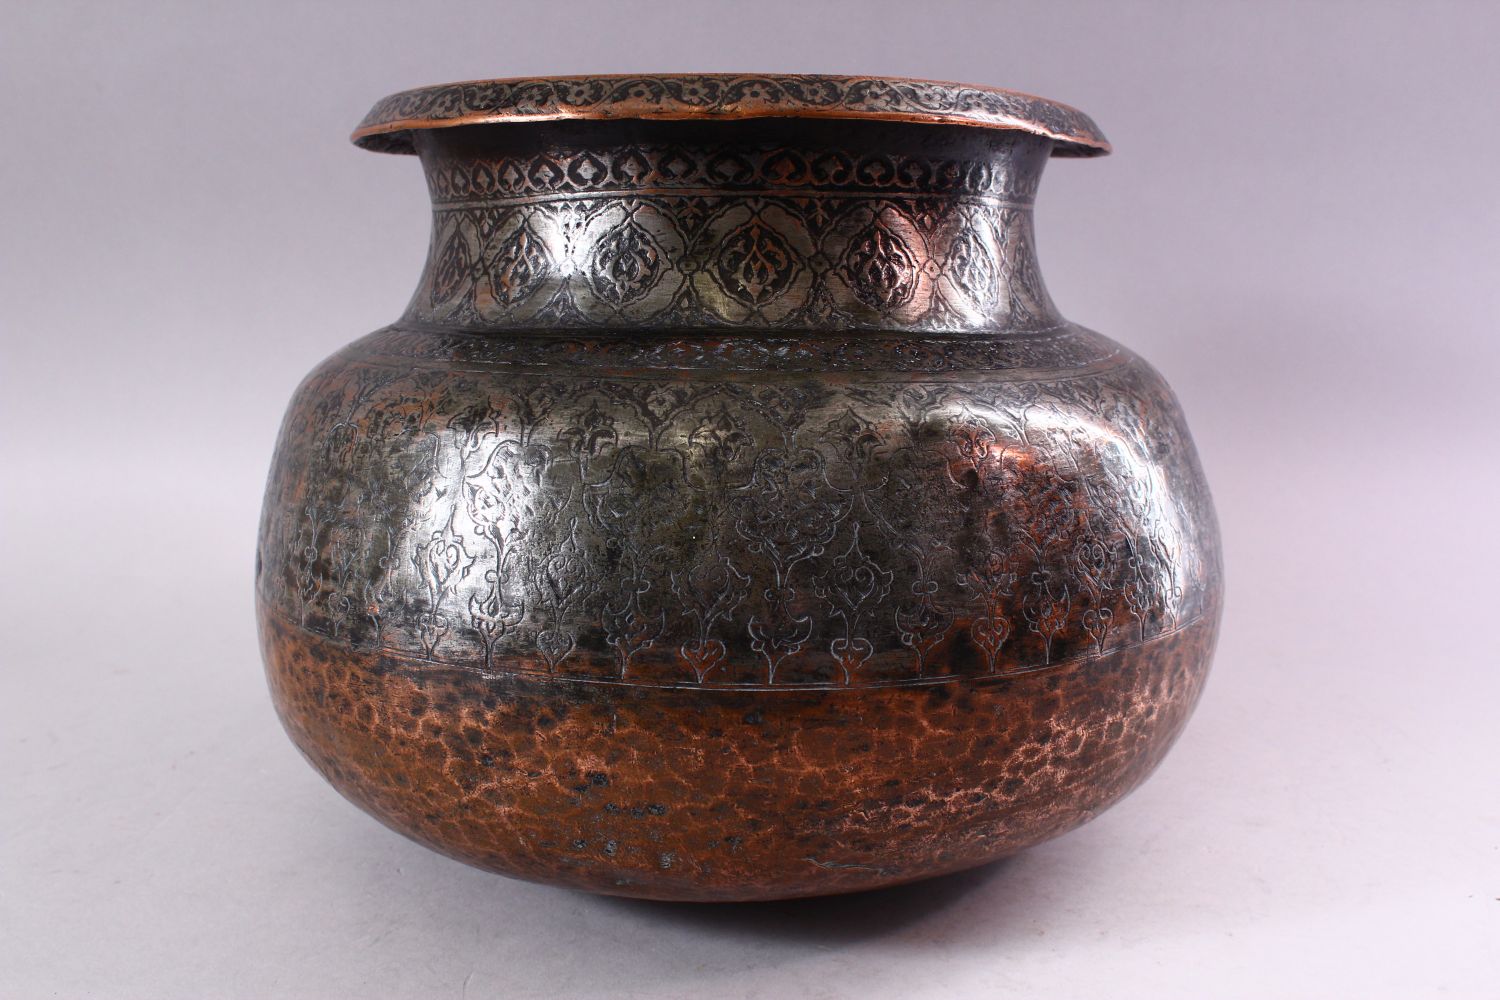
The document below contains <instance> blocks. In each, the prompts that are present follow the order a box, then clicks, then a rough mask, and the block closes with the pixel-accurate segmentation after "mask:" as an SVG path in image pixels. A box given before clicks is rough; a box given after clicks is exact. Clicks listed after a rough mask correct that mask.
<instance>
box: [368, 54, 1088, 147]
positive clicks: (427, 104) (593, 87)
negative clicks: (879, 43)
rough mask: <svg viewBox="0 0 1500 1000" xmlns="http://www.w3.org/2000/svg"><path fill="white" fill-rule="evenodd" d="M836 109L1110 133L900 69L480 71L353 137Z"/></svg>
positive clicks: (1082, 142) (1039, 105) (402, 141)
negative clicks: (488, 76)
mask: <svg viewBox="0 0 1500 1000" xmlns="http://www.w3.org/2000/svg"><path fill="white" fill-rule="evenodd" d="M750 118H835V119H866V120H875V121H899V122H919V123H927V124H946V125H965V126H972V127H977V128H991V129H1011V130H1015V131H1021V132H1029V133H1031V134H1033V135H1039V136H1043V137H1045V138H1048V139H1051V140H1053V141H1054V142H1055V143H1056V145H1055V146H1054V148H1053V155H1056V156H1100V155H1103V154H1105V153H1108V152H1109V149H1110V147H1109V142H1108V140H1106V139H1105V138H1104V134H1103V133H1102V132H1100V131H1099V127H1098V126H1097V125H1095V124H1094V122H1093V120H1092V119H1090V118H1089V116H1088V115H1086V114H1084V113H1083V112H1081V111H1079V110H1078V109H1076V108H1072V107H1069V106H1068V105H1066V104H1061V103H1059V102H1057V101H1050V100H1047V99H1046V98H1042V97H1033V96H1032V95H1030V94H1022V93H1018V92H1016V91H1012V90H1001V89H999V88H996V87H982V86H975V85H972V84H964V83H946V82H941V81H935V80H911V79H904V78H900V77H873V76H824V75H813V74H778V75H753V74H739V73H689V74H683V73H671V74H658V75H651V76H640V75H620V76H555V77H536V78H517V79H505V80H477V81H471V82H467V83H450V84H442V85H438V86H433V87H419V88H417V89H415V90H406V91H402V92H400V93H398V94H392V95H391V96H390V97H387V98H384V99H383V100H381V101H380V102H378V103H377V104H376V105H375V106H374V107H373V108H371V109H370V113H369V114H367V115H366V116H365V118H364V121H362V122H360V124H359V127H358V128H356V129H355V130H354V134H353V135H352V136H351V139H352V140H353V141H354V143H355V145H357V146H360V147H361V148H363V149H371V150H375V151H377V152H383V153H413V152H415V151H416V150H415V148H414V146H413V143H412V135H411V134H412V132H414V131H419V130H423V129H436V128H453V127H456V126H462V125H493V124H501V123H507V122H528V121H529V122H543V121H560V120H565V119H585V120H589V119H591V120H612V119H653V120H699V121H734V120H739V119H750Z"/></svg>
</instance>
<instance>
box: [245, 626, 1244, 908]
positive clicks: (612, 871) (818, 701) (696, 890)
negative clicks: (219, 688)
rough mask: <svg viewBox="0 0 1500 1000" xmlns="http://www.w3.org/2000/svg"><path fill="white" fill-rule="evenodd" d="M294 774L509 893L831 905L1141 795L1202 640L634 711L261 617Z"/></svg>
mask: <svg viewBox="0 0 1500 1000" xmlns="http://www.w3.org/2000/svg"><path fill="white" fill-rule="evenodd" d="M261 628H262V640H263V644H264V648H265V654H266V662H267V664H268V672H269V677H270V681H271V687H272V691H273V693H274V696H275V700H276V704H277V706H278V709H279V711H280V712H281V716H282V719H283V722H284V723H285V725H286V728H287V731H288V732H289V733H290V734H291V736H292V738H293V740H294V741H295V742H296V744H297V746H298V747H299V748H300V749H301V750H302V752H303V753H304V754H305V755H306V756H307V757H308V758H309V759H310V760H311V761H312V762H313V764H314V765H315V766H316V767H317V768H318V770H319V771H321V772H322V773H323V774H324V775H325V776H326V777H327V778H328V779H329V780H330V781H331V782H332V783H333V784H334V785H335V786H336V787H337V788H338V789H339V790H340V791H341V792H342V793H343V794H344V795H346V796H348V797H349V798H350V799H351V800H353V801H354V802H355V803H357V804H358V805H360V806H361V807H362V808H364V809H365V810H367V811H368V812H370V813H371V814H373V815H374V816H376V817H377V818H379V819H380V820H381V821H382V822H384V823H386V824H387V825H389V826H391V827H392V828H394V829H396V830H398V831H400V832H401V833H404V834H406V835H407V836H409V837H412V838H413V839H415V840H417V841H419V842H421V843H424V844H426V845H428V846H430V847H433V848H435V849H437V850H439V851H442V852H443V853H446V854H449V855H451V856H453V857H456V858H459V859H461V860H463V861H467V862H469V863H471V864H475V865H478V866H480V867H483V868H488V869H490V870H493V871H497V872H500V873H503V874H506V875H512V876H516V877H520V878H528V879H533V880H537V881H546V882H553V883H559V884H563V885H568V886H574V887H577V888H582V889H589V890H592V891H596V892H604V893H616V894H622V895H632V896H641V897H647V898H656V899H683V900H688V899H694V900H748V899H768V898H782V897H788V896H796V895H811V894H823V893H830V892H848V891H855V890H860V889H867V888H873V887H876V886H881V885H887V884H892V883H895V882H901V881H906V880H910V879H914V878H920V877H924V876H928V875H935V874H940V873H943V872H947V871H953V870H957V869H961V868H966V867H969V866H972V865H977V864H982V863H983V862H986V861H989V860H992V859H994V858H998V857H1001V856H1004V855H1006V854H1009V853H1012V852H1014V851H1017V850H1020V849H1022V848H1024V847H1027V846H1029V845H1031V844H1034V843H1037V842H1038V841H1041V840H1045V839H1047V838H1049V837H1052V836H1055V835H1056V834H1059V833H1062V832H1064V831H1066V830H1068V829H1070V828H1072V827H1073V826H1076V825H1078V824H1079V823H1081V822H1083V821H1085V820H1087V819H1089V818H1090V817H1091V816H1093V815H1094V814H1095V813H1097V812H1099V811H1100V810H1102V809H1104V808H1105V807H1107V806H1108V805H1109V804H1110V803H1112V802H1113V801H1115V800H1116V799H1118V798H1119V797H1120V796H1122V795H1124V794H1125V793H1126V792H1128V791H1130V790H1131V789H1132V788H1134V787H1135V786H1136V785H1137V784H1139V783H1140V782H1141V781H1142V780H1143V779H1144V778H1145V777H1146V776H1147V775H1148V774H1149V773H1150V772H1151V771H1152V770H1153V769H1154V768H1155V767H1156V765H1157V764H1158V763H1159V762H1160V760H1161V758H1162V756H1163V754H1165V752H1166V750H1167V749H1168V747H1169V746H1170V745H1171V743H1172V741H1173V740H1174V739H1175V738H1176V736H1177V734H1178V732H1179V731H1180V729H1181V727H1182V725H1183V723H1184V722H1185V721H1186V718H1187V715H1188V713H1189V712H1190V711H1191V708H1192V705H1193V703H1194V702H1195V701H1196V699H1197V696H1198V693H1199V690H1200V687H1201V683H1202V680H1203V675H1204V672H1205V667H1204V664H1205V662H1206V659H1207V652H1208V650H1207V648H1206V647H1207V646H1208V644H1210V643H1211V642H1212V637H1213V632H1214V623H1213V622H1211V621H1200V622H1197V623H1194V624H1191V625H1188V626H1186V627H1184V628H1182V629H1179V630H1177V631H1175V632H1172V633H1170V634H1167V635H1164V636H1159V637H1157V638H1155V639H1152V640H1149V641H1148V642H1146V643H1144V644H1141V645H1138V646H1135V647H1133V648H1131V649H1128V650H1122V651H1118V652H1115V653H1112V654H1110V655H1107V656H1104V657H1100V658H1097V659H1091V660H1085V661H1078V662H1073V663H1069V664H1065V665H1060V666H1058V667H1055V668H1053V669H1050V670H1043V671H1037V672H1033V673H1028V674H1023V675H1019V676H1015V677H1007V678H999V679H995V680H978V679H962V680H955V681H953V682H951V683H948V684H944V685H940V686H934V687H927V688H921V687H890V688H880V689H875V690H860V689H826V690H816V691H799V690H787V691H779V692H775V693H774V694H772V695H769V696H768V695H767V693H766V692H763V691H761V692H745V691H734V690H719V691H709V692H705V691H701V690H685V689H678V688H668V689H651V688H639V687H632V686H628V685H619V684H588V683H579V682H577V681H571V680H565V679H548V678H538V677H532V676H521V675H506V676H501V677H492V678H486V677H482V676H478V675H475V674H473V673H470V672H466V671H460V670H436V671H435V670H433V669H432V668H431V666H430V665H429V664H426V663H421V662H417V663H403V662H401V661H399V660H396V659H393V658H390V657H381V656H376V655H368V654H352V653H351V652H350V651H349V650H348V649H346V648H343V647H341V646H338V645H336V644H334V643H332V642H330V641H329V640H328V639H326V638H323V637H320V636H317V635H314V634H311V633H308V632H306V631H304V630H302V629H300V628H298V627H297V626H295V625H292V624H290V623H287V622H285V621H283V620H282V619H280V618H279V617H277V616H275V615H273V614H266V613H264V612H263V613H262V618H261Z"/></svg>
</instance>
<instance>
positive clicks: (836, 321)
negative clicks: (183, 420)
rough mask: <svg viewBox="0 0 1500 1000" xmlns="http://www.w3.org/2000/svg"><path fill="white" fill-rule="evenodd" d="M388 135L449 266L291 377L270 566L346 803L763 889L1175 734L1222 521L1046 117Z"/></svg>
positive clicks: (900, 858) (1092, 800)
mask: <svg viewBox="0 0 1500 1000" xmlns="http://www.w3.org/2000/svg"><path fill="white" fill-rule="evenodd" d="M819 79H821V78H819ZM406 134H407V136H408V141H410V142H411V143H412V144H413V145H414V147H415V148H416V149H417V151H419V152H420V154H421V156H422V160H423V166H424V169H425V171H426V173H427V178H428V182H429V186H430V188H431V190H432V194H433V200H434V212H435V215H434V226H433V241H432V248H431V252H430V255H429V260H428V266H427V269H426V272H425V273H424V275H423V277H422V279H421V281H420V282H419V286H418V290H417V293H416V295H415V296H414V298H413V300H412V303H411V305H410V307H409V308H408V310H407V313H406V315H405V316H404V317H403V318H402V319H401V320H400V321H399V322H397V323H396V324H394V325H392V326H390V327H388V328H386V329H384V330H382V331H379V332H377V333H375V334H372V335H370V336H369V337H366V338H364V339H363V340H361V341H359V342H357V343H355V344H353V345H351V346H350V347H349V348H347V349H345V350H344V351H342V352H340V353H339V354H337V355H335V356H334V357H332V358H330V359H329V360H328V361H327V362H325V363H324V364H323V365H321V366H319V368H318V369H317V370H316V371H315V372H314V373H313V374H312V375H310V376H309V377H308V379H307V380H306V381H305V382H304V383H303V385H302V386H301V387H300V388H299V390H298V392H297V395H296V397H295V398H294V400H293V402H292V405H291V407H290V409H289V411H288V415H287V419H286V422H285V424H284V426H283V428H282V434H281V439H280V442H279V445H278V451H277V457H276V461H275V464H274V466H273V469H272V474H271V479H270V483H269V486H268V490H267V498H266V505H265V513H264V519H263V523H262V530H261V543H260V552H259V560H258V573H257V579H258V593H259V606H260V618H261V628H262V637H263V644H264V649H265V654H266V662H267V667H268V672H269V675H270V679H271V685H272V690H273V692H274V695H275V698H276V703H277V706H278V708H279V710H280V712H281V713H282V717H283V719H284V721H285V722H286V725H287V728H288V731H289V732H290V733H291V734H292V736H293V739H294V740H295V741H296V743H297V744H298V746H299V747H300V748H301V749H302V750H303V752H304V753H305V754H307V756H308V757H309V758H310V759H311V760H312V761H313V763H314V764H315V765H316V766H317V767H318V768H319V769H320V770H321V771H322V772H323V773H324V774H325V775H327V776H328V777H329V779H330V780H331V781H332V782H333V783H334V784H335V785H336V786H337V787H338V788H339V789H340V790H341V791H343V792H344V794H346V795H348V796H349V797H350V798H351V799H352V800H354V801H355V802H357V803H359V804H360V805H362V806H363V807H364V808H366V809H367V810H369V811H370V812H372V813H373V814H374V815H376V816H377V817H379V818H380V819H382V820H383V821H384V822H386V823H388V824H389V825H391V826H393V827H394V828H396V829H398V830H401V831H402V832H404V833H407V834H408V835H410V836H412V837H414V838H416V839H418V840H420V841H422V842H423V843H426V844H429V845H430V846H433V847H435V848H437V849H439V850H442V851H445V852H447V853H449V854H452V855H454V856H456V857H460V858H462V859H464V860H466V861H470V862H472V863H475V864H479V865H481V866H484V867H487V868H491V869H493V870H496V871H501V872H505V873H508V874H513V875H519V876H523V877H528V878H535V879H539V880H543V881H552V882H557V883H561V884H567V885H574V886H579V887H583V888H588V889H593V890H596V891H602V892H616V893H622V894H627V895H637V896H646V897H653V898H668V899H760V898H777V897H784V896H796V895H812V894H818V893H825V892H841V891H849V890H854V889H860V888H868V887H871V886H876V885H882V884H887V883H891V882H896V881H902V880H906V879H911V878H917V877H921V876H924V875H930V874H937V873H939V872H943V871H950V870H954V869H957V868H962V867H965V866H969V865H973V864H978V863H981V862H983V861H985V860H988V859H990V858H994V857H998V856H1000V855H1003V854H1006V853H1009V852H1011V851H1014V850H1017V849H1019V848H1022V847H1025V846H1026V845H1028V844H1032V843H1035V842H1037V841H1039V840H1042V839H1045V838H1046V837H1049V836H1052V835H1055V834H1056V833H1059V832H1062V831H1063V830H1066V829H1068V828H1070V827H1072V826H1074V825H1076V824H1077V823H1079V822H1082V821H1083V820H1085V819H1087V818H1089V817H1090V816H1092V815H1093V814H1094V813H1096V812H1097V811H1098V810H1100V809H1102V808H1104V807H1105V806H1107V805H1108V804H1109V803H1110V802H1112V801H1114V800H1115V799H1117V798H1118V797H1119V796H1120V795H1122V794H1124V793H1125V792H1127V791H1128V790H1129V789H1130V788H1132V787H1134V786H1135V785H1136V784H1137V783H1138V782H1139V781H1140V780H1142V779H1143V778H1144V777H1145V776H1146V775H1147V774H1148V773H1149V772H1150V770H1151V769H1152V768H1153V767H1154V766H1155V765H1156V763H1157V762H1158V761H1159V760H1160V759H1161V756H1162V754H1163V753H1164V752H1165V750H1166V749H1167V747H1168V746H1169V745H1170V744H1171V742H1172V740H1173V739H1174V738H1175V736H1176V735H1177V733H1178V732H1179V730H1180V728H1181V726H1182V725H1183V723H1184V722H1185V720H1186V717H1187V714H1188V712H1189V711H1190V709H1191V707H1192V704H1193V703H1194V701H1195V699H1196V697H1197V694H1198V692H1199V690H1200V688H1201V684H1202V680H1203V676H1204V673H1205V672H1206V670H1207V665H1208V660H1209V656H1210V653H1211V650H1212V644H1213V638H1214V635H1215V632H1216V629H1217V621H1218V613H1219V598H1218V593H1219V590H1218V588H1219V584H1218V574H1219V569H1218V559H1219V556H1218V543H1217V536H1216V529H1215V526H1214V518H1213V512H1212V508H1211V506H1210V503H1209V500H1208V494H1207V490H1206V488H1205V486H1204V483H1203V479H1202V474H1201V471H1200V469H1199V466H1198V463H1197V458H1196V456H1195V454H1194V451H1193V447H1192V443H1191V440H1190V438H1189V437H1188V435H1187V432H1186V428H1185V425H1184V424H1183V421H1182V417H1181V414H1180V412H1179V410H1178V407H1177V405H1176V402H1175V400H1174V399H1173V397H1172V394H1171V391H1170V390H1169V389H1168V388H1167V387H1166V385H1165V384H1164V383H1163V382H1162V380H1161V379H1160V377H1159V376H1157V375H1156V373H1155V372H1153V371H1152V370H1151V369H1150V368H1149V367H1148V366H1146V365H1145V364H1144V363H1143V362H1141V361H1140V360H1139V359H1138V358H1136V357H1134V356H1133V355H1131V354H1130V353H1129V352H1127V351H1125V350H1123V349H1122V348H1120V347H1119V346H1118V345H1116V344H1114V343H1113V342H1111V341H1109V340H1108V339H1106V338H1104V337H1101V336H1099V335H1098V334H1095V333H1092V332H1091V331H1088V330H1085V329H1083V328H1080V327H1077V326H1075V325H1073V324H1070V323H1068V322H1067V321H1065V320H1063V319H1062V318H1061V317H1060V316H1059V315H1058V314H1057V312H1056V310H1055V308H1054V306H1053V305H1052V302H1051V300H1050V298H1049V297H1048V296H1047V293H1046V290H1045V288H1044V286H1043V285H1042V282H1041V278H1040V272H1039V270H1038V268H1037V265H1036V258H1035V253H1034V249H1033V245H1034V244H1033V237H1032V231H1031V203H1032V200H1033V197H1034V194H1035V190H1036V181H1037V178H1038V176H1039V175H1040V171H1041V168H1042V166H1043V164H1044V163H1045V160H1046V157H1047V155H1048V153H1049V152H1050V151H1051V149H1052V146H1053V142H1052V140H1051V139H1049V138H1046V137H1044V136H1039V135H1037V134H1035V133H1034V132H1033V131H1028V130H1024V129H1019V128H1017V129H1012V130H1000V129H993V128H962V127H957V126H953V125H933V124H910V123H892V122H888V121H826V120H819V121H803V120H794V119H774V120H763V119H762V120H751V121H716V122H705V121H681V122H674V121H608V122H607V121H582V122H554V123H547V122H529V123H521V124H515V123H512V124H504V125H495V124H486V125H478V124H469V125H463V126H461V127H446V128H442V129H437V130H420V129H418V130H416V131H412V132H408V133H406Z"/></svg>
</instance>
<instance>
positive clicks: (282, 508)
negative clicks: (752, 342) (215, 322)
mask: <svg viewBox="0 0 1500 1000" xmlns="http://www.w3.org/2000/svg"><path fill="white" fill-rule="evenodd" d="M294 406H296V407H299V408H300V409H299V411H298V412H300V413H301V414H302V417H301V418H300V419H298V420H296V421H294V422H289V424H288V426H287V430H286V432H285V435H284V438H283V440H282V442H281V450H280V458H279V460H278V464H277V466H276V469H277V470H278V471H276V472H275V473H274V474H273V479H272V482H271V485H270V493H269V495H268V502H267V506H266V514H265V517H266V523H265V525H264V526H263V544H262V550H261V554H260V555H261V560H262V566H261V572H260V576H259V587H260V591H261V595H262V598H263V600H265V601H266V602H267V604H268V605H269V606H270V607H271V608H272V609H274V610H275V611H276V612H278V613H279V614H281V615H282V616H284V617H286V618H287V619H289V620H291V621H294V622H298V623H300V624H301V626H302V627H303V628H305V629H308V630H310V631H312V632H316V633H318V634H321V635H324V636H327V637H329V638H331V639H334V640H336V641H339V642H343V643H347V644H349V645H350V646H352V647H356V648H360V649H369V650H385V651H387V652H389V653H391V654H394V655H399V656H401V657H402V658H404V659H407V660H422V661H431V662H433V663H434V664H438V665H450V666H453V667H458V668H462V669H473V670H479V671H486V672H491V673H502V672H519V673H528V672H531V673H537V674H545V675H552V676H565V677H573V678H583V679H591V680H597V681H609V682H614V683H627V684H641V683H644V684H672V685H704V686H713V685H735V686H752V687H766V686H775V687H781V686H844V685H855V686H857V685H866V684H907V683H931V682H938V681H941V680H943V679H945V678H951V677H958V676H994V675H1003V674H1007V673H1011V672H1015V671H1026V670H1032V669H1037V668H1040V667H1045V666H1046V665H1048V664H1055V663H1058V662H1061V661H1064V660H1067V659H1069V658H1074V657H1079V656H1091V655H1096V654H1101V653H1105V652H1108V651H1109V650H1112V649H1115V648H1119V647H1121V646H1126V645H1130V644H1133V643H1136V642H1140V641H1143V640H1145V639H1147V638H1149V637H1151V636H1153V635H1157V634H1160V633H1162V632H1164V631H1168V630H1171V629H1173V628H1175V627H1177V626H1178V625H1181V624H1184V623H1185V622H1187V621H1189V620H1191V619H1193V618H1194V617H1195V616H1197V615H1198V614H1200V613H1202V612H1203V611H1204V610H1205V609H1204V608H1203V606H1202V605H1203V601H1204V600H1205V598H1204V595H1205V594H1206V593H1207V587H1206V585H1205V582H1204V581H1205V577H1206V574H1208V573H1210V572H1212V564H1213V563H1214V561H1215V560H1216V558H1217V556H1216V554H1215V552H1214V551H1212V549H1211V548H1210V546H1211V543H1209V542H1207V541H1206V540H1205V538H1206V536H1204V535H1202V534H1200V531H1199V529H1195V528H1194V527H1193V526H1194V525H1203V524H1211V514H1209V513H1208V512H1207V511H1206V509H1199V507H1200V506H1201V504H1203V503H1205V502H1206V501H1203V500H1202V499H1201V497H1202V493H1201V484H1200V480H1199V475H1198V472H1197V469H1196V465H1195V464H1193V460H1192V459H1191V457H1190V456H1191V446H1190V444H1189V443H1188V442H1186V441H1185V440H1183V439H1182V437H1181V431H1180V427H1181V424H1180V420H1179V418H1178V416H1177V412H1176V408H1175V404H1174V403H1173V402H1172V400H1171V398H1170V396H1169V395H1168V394H1167V393H1166V391H1165V390H1164V389H1162V388H1161V387H1160V385H1159V383H1158V382H1156V381H1155V380H1154V377H1151V376H1149V375H1145V374H1142V373H1140V372H1139V371H1138V370H1137V369H1136V368H1135V367H1134V366H1122V367H1118V368H1116V369H1114V370H1112V371H1110V372H1107V373H1102V374H1097V375H1090V376H1084V377H1075V378H1073V379H1066V380H1060V381H1056V382H1051V383H1040V382H1024V381H1023V382H1011V383H1004V384H1003V387H1002V386H1000V385H998V384H989V385H986V383H985V382H983V381H975V382H969V383H966V384H954V383H949V382H924V381H906V382H901V383H868V382H854V383H849V384H830V383H826V382H821V381H814V380H793V381H784V382H778V383H774V384H771V383H765V382H761V381H757V380H743V381H734V380H724V379H703V378H693V379H686V380H677V379H671V380H652V379H624V380H616V379H611V378H608V377H557V376H553V375H526V374H516V375H514V376H512V377H510V378H508V379H507V380H505V382H504V383H498V382H496V381H495V380H493V379H490V378H487V377H485V376H483V375H478V374H475V375H469V374H464V373H455V372H444V371H438V370H433V369H428V368H424V367H422V366H420V365H419V366H417V367H415V368H413V367H411V366H407V367H405V368H394V367H390V366H387V365H368V364H364V363H351V364H348V365H347V366H345V367H337V366H335V367H330V368H328V369H326V370H325V372H324V373H322V374H319V375H315V376H314V378H313V379H312V380H311V381H310V382H309V383H308V384H307V385H306V386H305V387H304V389H303V391H302V393H301V395H300V397H299V401H298V402H297V403H296V404H294ZM1183 456H1189V457H1187V458H1184V457H1183ZM292 469H296V470H300V473H299V474H295V475H294V474H292V473H291V472H289V471H288V470H292Z"/></svg>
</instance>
